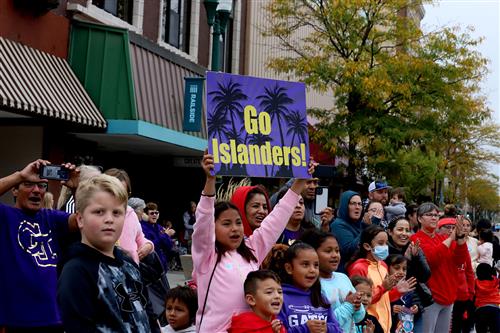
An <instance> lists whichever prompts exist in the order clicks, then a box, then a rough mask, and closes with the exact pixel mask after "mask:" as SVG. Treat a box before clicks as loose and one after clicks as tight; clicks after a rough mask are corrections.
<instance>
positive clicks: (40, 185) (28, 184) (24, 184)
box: [21, 182, 49, 191]
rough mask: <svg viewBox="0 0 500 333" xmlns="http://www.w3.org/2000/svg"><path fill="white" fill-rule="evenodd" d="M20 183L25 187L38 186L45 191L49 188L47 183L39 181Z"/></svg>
mask: <svg viewBox="0 0 500 333" xmlns="http://www.w3.org/2000/svg"><path fill="white" fill-rule="evenodd" d="M21 184H23V186H24V187H26V188H27V189H32V188H34V187H35V186H38V188H39V189H40V190H42V191H47V189H48V188H49V183H45V182H40V183H33V182H22V183H21Z"/></svg>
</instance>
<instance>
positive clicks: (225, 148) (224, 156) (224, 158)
mask: <svg viewBox="0 0 500 333" xmlns="http://www.w3.org/2000/svg"><path fill="white" fill-rule="evenodd" d="M219 150H220V155H221V157H220V162H221V163H224V164H229V163H230V162H231V155H230V154H229V145H228V144H227V143H221V144H220V145H219Z"/></svg>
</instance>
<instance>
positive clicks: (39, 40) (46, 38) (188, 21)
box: [0, 0, 248, 225]
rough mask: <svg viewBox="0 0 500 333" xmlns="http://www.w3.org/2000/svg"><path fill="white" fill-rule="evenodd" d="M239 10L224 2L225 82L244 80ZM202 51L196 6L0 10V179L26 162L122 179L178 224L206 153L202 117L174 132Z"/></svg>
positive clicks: (10, 2)
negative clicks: (97, 170) (114, 172)
mask: <svg viewBox="0 0 500 333" xmlns="http://www.w3.org/2000/svg"><path fill="white" fill-rule="evenodd" d="M247 3H248V2H247V1H243V0H233V6H232V13H231V15H230V18H229V22H228V26H227V29H226V32H225V35H224V36H223V37H224V38H223V39H222V42H221V44H222V45H221V50H223V51H222V52H220V58H221V59H220V63H222V64H223V67H222V69H223V70H224V71H225V72H231V73H236V74H243V73H244V69H245V66H246V63H245V55H246V50H245V45H246V43H245V38H246V35H247V31H246V18H247ZM211 45H212V36H211V33H210V30H209V26H208V25H207V15H206V12H205V8H204V6H203V1H202V0H147V1H146V0H60V1H57V0H39V1H28V0H0V154H1V155H2V156H3V157H2V159H1V163H0V175H1V176H5V175H8V174H10V173H12V172H14V171H15V170H18V169H19V168H21V167H24V166H25V165H26V164H27V163H29V162H31V161H33V160H35V159H37V158H44V159H48V160H50V161H51V162H52V163H55V164H58V163H62V162H72V163H76V164H80V163H85V164H94V165H99V166H102V167H103V168H104V169H107V168H112V167H116V168H122V169H125V170H126V171H127V172H128V173H129V175H130V177H131V182H132V194H131V195H132V196H138V197H141V198H143V199H144V200H145V201H146V202H147V201H154V202H156V203H158V204H159V206H160V207H159V208H160V210H161V212H162V215H161V217H162V218H161V219H160V220H163V219H169V220H171V221H172V222H174V225H175V224H182V213H183V212H184V211H185V210H186V209H187V207H188V204H189V201H191V200H194V201H197V200H198V198H199V194H200V192H201V189H202V186H203V184H204V174H203V172H202V171H201V168H200V165H199V162H200V160H201V156H202V154H203V151H204V150H205V148H206V147H207V140H206V123H205V120H204V117H203V116H202V126H201V131H200V132H186V131H184V130H183V118H184V78H185V77H204V76H205V72H206V70H207V68H208V67H209V64H210V63H211V60H212V59H211ZM49 190H50V191H51V192H53V193H54V194H55V195H56V197H57V194H58V193H59V186H58V185H57V184H56V183H52V182H51V184H50V187H49ZM0 200H1V201H2V202H4V203H7V204H11V203H12V202H13V201H12V197H11V196H10V195H4V196H2V197H1V198H0Z"/></svg>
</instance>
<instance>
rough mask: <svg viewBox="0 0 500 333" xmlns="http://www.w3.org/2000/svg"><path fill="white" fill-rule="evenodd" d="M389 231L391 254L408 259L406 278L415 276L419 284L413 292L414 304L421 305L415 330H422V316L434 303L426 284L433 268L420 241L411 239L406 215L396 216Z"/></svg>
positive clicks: (390, 223) (416, 317) (416, 316)
mask: <svg viewBox="0 0 500 333" xmlns="http://www.w3.org/2000/svg"><path fill="white" fill-rule="evenodd" d="M387 231H388V233H389V243H388V245H389V254H390V255H393V254H400V255H403V256H405V257H406V258H407V259H408V270H407V274H406V278H410V277H415V278H416V279H417V285H416V288H415V293H414V294H413V304H416V305H417V306H418V307H419V311H418V312H417V314H416V315H415V317H414V323H415V332H421V331H422V330H421V327H422V326H421V324H422V320H421V316H422V311H423V309H424V308H425V307H427V306H429V305H431V304H432V303H434V301H433V299H432V294H431V291H430V289H429V288H428V287H427V285H425V283H426V282H427V281H428V280H429V278H430V276H431V270H430V268H429V264H427V260H426V259H425V255H424V252H423V251H422V249H420V247H419V241H417V242H415V243H413V242H411V241H410V235H411V227H410V222H409V221H408V220H407V219H405V217H404V216H400V217H396V218H395V219H393V220H391V221H390V222H389V225H388V226H387Z"/></svg>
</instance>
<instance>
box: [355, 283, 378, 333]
mask: <svg viewBox="0 0 500 333" xmlns="http://www.w3.org/2000/svg"><path fill="white" fill-rule="evenodd" d="M351 282H352V285H353V286H354V288H356V292H357V293H358V294H359V295H360V296H361V304H363V306H364V307H365V308H368V307H369V306H370V304H372V288H373V282H372V280H370V279H369V278H366V277H364V276H359V275H356V276H353V277H351ZM367 330H370V331H371V332H372V333H384V330H383V329H382V326H380V323H379V322H378V320H377V318H376V317H374V316H372V315H371V314H369V313H368V312H366V315H365V317H364V318H363V320H361V321H360V322H359V323H356V333H365V331H367Z"/></svg>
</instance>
